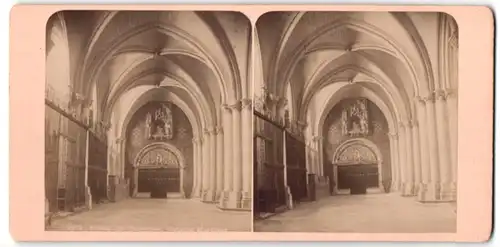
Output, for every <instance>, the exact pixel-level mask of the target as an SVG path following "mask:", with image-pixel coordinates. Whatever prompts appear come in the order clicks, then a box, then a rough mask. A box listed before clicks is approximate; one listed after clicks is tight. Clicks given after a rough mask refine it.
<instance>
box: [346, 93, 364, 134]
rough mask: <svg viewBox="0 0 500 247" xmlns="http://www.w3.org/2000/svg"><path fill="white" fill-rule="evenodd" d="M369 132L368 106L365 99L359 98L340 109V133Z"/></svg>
mask: <svg viewBox="0 0 500 247" xmlns="http://www.w3.org/2000/svg"><path fill="white" fill-rule="evenodd" d="M368 133H369V121H368V108H367V104H366V99H359V100H356V102H355V103H354V104H352V105H350V106H348V107H345V108H344V110H343V111H342V134H343V135H348V136H352V137H354V136H366V135H368Z"/></svg>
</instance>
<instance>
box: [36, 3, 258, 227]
mask: <svg viewBox="0 0 500 247" xmlns="http://www.w3.org/2000/svg"><path fill="white" fill-rule="evenodd" d="M251 45H252V44H251V27H250V22H249V20H248V19H247V18H246V17H245V16H244V15H243V14H241V13H237V12H193V11H191V12H183V11H178V12H177V11H171V12H165V11H63V12H58V13H55V14H54V15H53V16H52V17H51V18H50V19H49V22H48V24H47V47H46V66H47V67H46V69H47V75H46V96H45V105H46V120H45V134H46V136H45V139H46V141H45V154H46V160H45V178H46V182H45V187H46V188H45V192H46V195H45V198H46V213H47V214H48V215H51V216H53V217H52V218H51V219H56V216H57V215H64V214H65V213H67V214H69V213H74V212H81V211H85V212H83V213H81V214H80V215H81V216H80V215H79V216H75V217H80V218H78V219H80V220H81V222H80V223H81V224H82V225H84V224H86V223H85V221H86V220H88V221H89V222H91V223H88V224H94V227H97V226H95V224H100V223H98V222H101V221H99V218H102V217H103V215H106V216H109V222H111V221H112V218H113V217H111V216H112V215H113V214H114V213H115V214H116V215H118V214H119V213H123V215H125V216H124V217H125V218H127V217H129V218H130V217H131V216H130V215H134V214H135V216H134V217H137V218H141V214H145V213H144V212H143V211H139V212H136V211H133V210H139V209H141V207H142V209H148V210H150V211H149V214H148V215H142V221H141V219H137V220H138V221H137V222H136V223H134V224H136V226H137V227H140V225H141V224H143V225H144V227H149V226H151V224H153V223H151V222H153V221H155V219H156V220H158V219H159V217H163V216H162V215H164V214H170V215H172V214H173V213H174V214H179V215H184V217H186V214H189V215H190V217H191V218H193V219H194V218H195V217H200V219H199V220H193V219H191V218H190V219H191V220H192V221H193V222H192V224H194V225H186V227H194V226H197V225H203V226H206V227H209V226H213V225H210V224H221V226H220V227H226V228H227V227H231V224H232V227H233V228H234V229H241V228H242V229H247V228H248V229H249V227H250V220H249V219H250V218H251V216H250V209H251V204H252V196H251V188H252V181H251V176H250V175H249V174H251V171H252V163H251V161H252V149H251V148H249V147H250V146H251V142H252V132H251V122H252V110H251V109H252V97H253V93H251V90H252V88H251V84H250V76H251V74H250V65H251V61H250V59H251V56H250V55H251ZM146 198H148V200H145V199H146ZM165 198H166V199H165ZM154 200H166V201H167V202H166V203H163V202H162V203H161V204H156V202H151V201H154ZM169 200H170V202H168V201H169ZM127 203H130V206H128V207H127V205H128V204H127ZM200 204H202V205H203V206H200ZM155 205H156V206H157V208H156V209H155V207H156V206H155ZM191 206H192V207H193V210H190V207H191ZM162 207H167V208H162ZM168 207H173V208H168ZM104 208H105V209H104ZM100 210H101V211H102V212H101V211H100ZM120 210H122V211H120ZM123 210H125V211H123ZM126 210H129V211H126ZM155 210H156V211H155ZM176 210H177V211H176ZM93 211H95V212H97V213H94V215H93V216H92V215H91V214H92V212H93ZM134 212H135V213H134ZM210 212H212V213H213V214H215V215H219V214H220V216H216V217H217V218H218V219H217V220H214V219H213V217H214V215H211V214H210ZM101 213H102V214H101ZM85 215H88V217H87V218H85ZM127 215H128V216H127ZM61 217H62V216H61ZM92 217H94V218H95V219H92ZM120 217H121V216H120ZM148 217H149V220H150V221H151V222H146V220H147V219H148ZM210 217H212V218H210ZM224 217H227V220H225V219H226V218H224ZM70 218H71V217H70ZM115 218H119V216H116V217H115ZM132 218H133V217H132ZM74 219H76V218H74ZM173 219H176V217H174V216H170V217H169V218H167V219H166V220H165V222H166V223H165V224H170V223H172V224H173V225H168V226H171V227H175V226H177V225H175V224H181V223H182V221H189V219H187V220H186V218H184V219H182V218H180V216H179V217H177V219H178V221H181V222H170V223H169V221H172V220H173ZM64 220H65V219H61V220H60V221H57V220H52V223H53V225H54V226H57V225H58V223H57V222H64ZM92 220H94V221H92ZM132 220H134V219H132ZM76 221H77V220H73V221H72V222H76ZM214 221H222V222H214ZM227 221H232V222H235V223H227ZM68 222H69V221H68ZM92 222H93V223H92ZM96 222H97V223H96ZM224 222H226V225H223V223H224ZM66 223H67V222H66ZM80 223H75V224H80ZM101 223H102V222H101ZM129 223H130V222H129ZM60 224H63V223H60ZM103 224H104V223H103ZM120 224H127V223H126V222H124V223H123V222H122V223H120ZM148 224H149V225H148ZM156 227H157V228H161V227H167V226H156ZM213 227H218V226H213ZM61 228H64V227H63V226H61ZM101 228H103V229H104V228H106V227H105V226H101ZM74 229H76V228H74ZM248 229H247V230H248ZM108 230H109V229H108ZM229 230H231V229H229Z"/></svg>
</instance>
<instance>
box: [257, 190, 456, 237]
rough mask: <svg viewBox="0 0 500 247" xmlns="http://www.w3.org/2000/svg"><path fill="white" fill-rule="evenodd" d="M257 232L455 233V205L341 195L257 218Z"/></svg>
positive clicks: (396, 197) (387, 196)
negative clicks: (268, 216)
mask: <svg viewBox="0 0 500 247" xmlns="http://www.w3.org/2000/svg"><path fill="white" fill-rule="evenodd" d="M254 228H255V231H266V232H354V233H375V232H379V233H384V232H386V233H433V232H455V229H456V214H455V205H453V204H449V203H432V204H427V203H426V204H422V203H419V202H417V201H416V200H415V197H401V196H400V195H398V194H367V195H338V196H331V197H327V198H324V199H322V200H320V201H317V202H310V203H303V204H301V205H299V206H297V207H296V208H295V209H293V210H290V211H287V212H284V213H282V214H278V215H275V216H272V217H270V218H268V219H266V220H262V221H256V222H255V225H254Z"/></svg>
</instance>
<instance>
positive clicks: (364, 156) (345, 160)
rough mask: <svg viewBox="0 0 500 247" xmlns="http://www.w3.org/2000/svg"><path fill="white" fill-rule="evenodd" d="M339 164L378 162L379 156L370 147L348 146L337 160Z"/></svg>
mask: <svg viewBox="0 0 500 247" xmlns="http://www.w3.org/2000/svg"><path fill="white" fill-rule="evenodd" d="M335 163H339V164H376V163H378V162H377V157H376V156H375V154H374V153H373V152H372V150H370V149H369V148H367V147H365V146H362V145H353V146H350V147H347V148H346V149H344V150H343V151H342V153H340V155H339V156H338V157H337V159H336V160H335Z"/></svg>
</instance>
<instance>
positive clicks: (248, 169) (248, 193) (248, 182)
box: [241, 99, 253, 210]
mask: <svg viewBox="0 0 500 247" xmlns="http://www.w3.org/2000/svg"><path fill="white" fill-rule="evenodd" d="M241 103H242V110H241V115H242V123H241V127H242V129H241V134H242V142H241V144H242V146H241V149H242V165H243V173H242V175H243V177H242V183H243V194H242V201H241V207H242V208H243V209H248V210H250V209H251V208H252V184H253V182H252V178H253V176H252V174H253V163H252V161H253V159H252V156H253V145H252V144H253V141H252V139H253V128H252V125H253V121H252V115H253V111H252V100H251V99H243V100H242V101H241Z"/></svg>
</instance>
